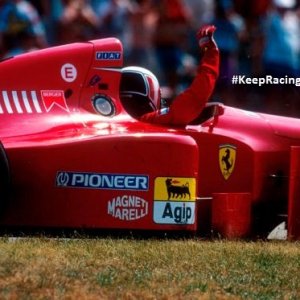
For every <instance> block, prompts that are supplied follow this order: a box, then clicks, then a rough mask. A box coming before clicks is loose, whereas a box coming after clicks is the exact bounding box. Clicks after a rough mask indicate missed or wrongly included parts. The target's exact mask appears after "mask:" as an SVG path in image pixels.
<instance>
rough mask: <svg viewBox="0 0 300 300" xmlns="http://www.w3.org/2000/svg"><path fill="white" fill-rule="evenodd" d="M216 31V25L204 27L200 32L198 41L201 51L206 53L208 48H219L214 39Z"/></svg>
mask: <svg viewBox="0 0 300 300" xmlns="http://www.w3.org/2000/svg"><path fill="white" fill-rule="evenodd" d="M216 29H217V28H216V27H215V26H214V25H204V26H202V27H201V28H200V29H199V30H198V32H197V39H198V43H199V46H200V49H201V51H206V50H207V48H216V49H217V48H218V47H217V44H216V42H215V40H214V37H213V34H214V32H215V31H216Z"/></svg>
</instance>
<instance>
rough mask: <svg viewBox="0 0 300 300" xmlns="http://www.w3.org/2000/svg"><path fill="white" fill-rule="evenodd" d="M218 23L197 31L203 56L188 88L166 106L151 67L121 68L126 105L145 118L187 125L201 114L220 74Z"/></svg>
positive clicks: (122, 93)
mask: <svg viewBox="0 0 300 300" xmlns="http://www.w3.org/2000/svg"><path fill="white" fill-rule="evenodd" d="M215 30H216V27H215V26H213V25H206V26H203V27H202V28H200V30H199V31H198V33H197V38H198V42H199V47H200V52H201V54H202V59H201V61H200V64H199V66H198V70H197V75H196V77H195V78H194V80H193V82H192V84H191V85H190V87H189V88H187V89H186V90H185V91H183V92H182V93H181V94H179V95H178V96H177V97H176V98H175V99H174V100H173V102H172V104H171V105H170V106H169V107H167V108H161V99H160V87H159V83H158V80H157V78H156V77H155V75H154V74H153V73H151V72H150V71H148V70H146V69H144V68H140V67H127V68H123V69H122V78H121V88H120V97H121V100H122V103H123V105H124V108H125V109H126V110H127V111H128V113H130V114H131V115H132V116H133V117H135V118H137V119H139V120H140V121H143V122H149V123H156V124H165V125H187V124H189V123H190V122H192V121H193V120H194V119H196V118H197V117H198V115H199V114H200V113H201V111H202V110H203V108H204V107H205V104H206V103H207V101H208V100H209V98H210V96H211V94H212V92H213V90H214V87H215V83H216V80H217V78H218V75H219V50H218V47H217V45H216V43H215V41H214V38H213V33H214V31H215Z"/></svg>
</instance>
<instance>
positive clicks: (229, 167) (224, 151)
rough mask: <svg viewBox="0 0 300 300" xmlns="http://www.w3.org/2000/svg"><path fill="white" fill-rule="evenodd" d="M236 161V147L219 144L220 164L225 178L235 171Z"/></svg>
mask: <svg viewBox="0 0 300 300" xmlns="http://www.w3.org/2000/svg"><path fill="white" fill-rule="evenodd" d="M235 161H236V147H235V146H233V145H229V144H225V145H220V146H219V166H220V170H221V173H222V175H223V177H224V179H225V180H227V179H228V178H229V177H230V175H231V174H232V173H233V170H234V167H235Z"/></svg>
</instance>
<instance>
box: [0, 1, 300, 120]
mask: <svg viewBox="0 0 300 300" xmlns="http://www.w3.org/2000/svg"><path fill="white" fill-rule="evenodd" d="M208 23H209V24H214V25H215V26H216V27H217V31H216V33H215V39H216V42H217V44H218V46H219V49H220V52H221V72H220V78H219V80H218V83H217V86H216V91H215V95H214V96H213V100H214V101H221V102H223V103H225V104H229V105H234V106H238V107H243V108H248V109H253V110H259V111H266V112H271V113H279V114H286V115H295V116H298V117H300V103H298V102H300V97H299V87H297V86H295V85H294V86H293V85H289V86H282V85H281V86H262V87H259V86H255V85H251V86H249V85H233V84H232V82H231V79H232V76H233V75H238V74H242V75H246V76H251V77H261V76H265V75H266V74H267V75H273V76H274V77H284V76H289V77H300V0H252V1H247V0H0V57H1V58H6V57H9V56H12V55H16V54H20V53H23V52H27V51H32V50H35V49H40V48H45V47H49V46H54V45H60V44H65V43H71V42H78V41H86V40H91V39H98V38H104V37H112V36H113V37H117V38H119V39H120V40H121V41H122V43H123V46H124V55H125V65H138V66H142V67H146V68H148V69H150V70H151V71H153V72H154V73H155V74H156V75H157V76H158V79H159V80H160V82H161V85H162V86H163V87H166V88H165V89H164V95H165V96H166V97H170V98H172V96H174V95H175V94H177V93H179V92H180V91H181V90H182V89H184V88H185V87H186V86H187V85H188V84H189V83H190V82H191V80H192V78H193V76H194V74H195V72H196V69H197V63H198V61H199V53H198V46H197V40H196V38H195V35H196V32H197V30H198V28H199V27H200V26H201V25H203V24H208Z"/></svg>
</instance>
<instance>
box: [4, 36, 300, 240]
mask: <svg viewBox="0 0 300 300" xmlns="http://www.w3.org/2000/svg"><path fill="white" fill-rule="evenodd" d="M122 67H123V49H122V44H121V43H120V41H119V40H117V39H114V38H108V39H102V40H94V41H89V42H84V43H75V44H69V45H64V46H58V47H53V48H48V49H44V50H39V51H35V52H31V53H27V54H23V55H19V56H16V57H13V58H9V59H6V60H4V61H2V62H1V63H0V78H1V80H0V86H1V89H0V122H1V127H0V141H1V147H0V148H1V152H0V153H1V155H0V178H1V183H0V199H1V214H0V225H1V226H2V227H8V228H9V227H21V228H26V227H31V228H32V227H37V228H88V229H99V230H101V229H126V230H134V229H138V230H155V231H188V232H197V233H199V234H203V235H204V234H208V233H209V234H210V233H211V231H212V230H216V231H222V228H218V226H219V225H220V224H221V227H223V229H224V228H227V229H228V228H232V226H235V230H237V231H234V230H233V231H234V232H235V234H233V235H234V236H244V235H249V234H250V235H255V234H257V233H261V232H264V233H265V232H268V231H269V230H271V229H272V228H273V227H274V226H275V225H276V224H278V223H279V222H280V221H282V220H283V221H284V220H285V221H286V220H287V219H286V218H287V214H288V210H289V206H290V207H294V206H293V205H290V204H289V203H293V204H295V203H296V201H294V200H295V199H292V200H290V201H289V200H288V199H289V198H293V197H289V194H292V193H291V192H289V185H290V165H291V163H290V161H291V147H292V146H293V148H295V149H296V150H297V146H300V120H298V119H292V118H285V117H278V116H271V115H266V114H259V113H254V112H249V111H244V110H240V109H236V108H232V107H227V106H224V105H222V104H219V103H210V104H208V106H207V107H206V109H205V110H204V111H203V113H202V114H201V115H200V116H199V117H198V118H197V119H196V120H195V121H194V122H193V123H192V124H189V125H187V126H182V127H171V126H160V125H153V124H147V123H142V122H140V121H139V120H136V119H135V118H133V117H132V116H131V115H129V113H128V112H126V110H125V109H124V108H123V106H122V101H121V99H120V96H119V85H120V79H121V68H122ZM295 156H296V157H297V154H296V155H295ZM294 177H295V176H294ZM294 177H293V178H294ZM296 177H297V176H296ZM296 177H295V178H296ZM296 181H297V180H296ZM296 181H295V180H294V182H296ZM293 186H294V187H293V189H294V192H295V191H296V192H295V193H294V194H297V182H296V184H294V185H293ZM294 198H295V197H294ZM215 199H225V200H223V206H222V205H216V203H217V202H214V201H215ZM231 199H235V201H233V200H231ZM236 200H237V201H236ZM224 203H225V204H226V205H224ZM245 206H246V207H248V208H249V209H248V210H247V209H246V210H242V208H243V207H245ZM220 210H221V211H220ZM233 211H234V213H232V212H233ZM243 211H245V213H243ZM219 218H221V219H222V222H218V220H219ZM297 222H299V221H298V219H297V216H296V217H295V218H294V219H293V220H292V221H291V224H292V225H291V226H294V224H296V223H297ZM295 226H296V227H295V228H296V229H295V231H294V233H293V234H292V233H291V235H293V236H297V234H298V230H299V229H297V225H295ZM299 231H300V230H299ZM225 233H226V232H225Z"/></svg>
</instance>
